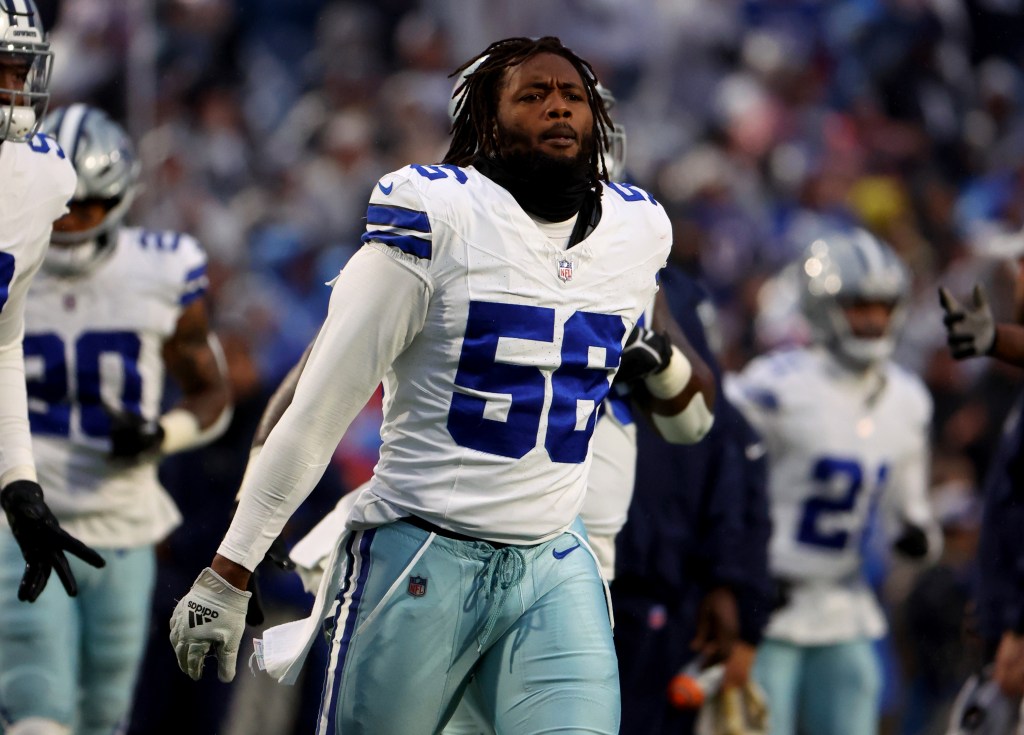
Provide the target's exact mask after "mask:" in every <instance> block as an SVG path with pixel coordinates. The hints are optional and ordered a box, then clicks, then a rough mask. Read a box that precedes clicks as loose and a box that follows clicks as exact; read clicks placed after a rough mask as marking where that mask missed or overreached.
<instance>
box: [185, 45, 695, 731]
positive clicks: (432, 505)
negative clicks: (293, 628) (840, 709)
mask: <svg viewBox="0 0 1024 735" xmlns="http://www.w3.org/2000/svg"><path fill="white" fill-rule="evenodd" d="M485 53H486V54H487V59H486V60H485V61H484V63H483V64H481V65H480V66H479V68H478V69H477V70H476V71H475V72H474V73H473V74H472V75H470V77H469V78H468V80H467V89H466V94H465V97H464V100H463V104H462V105H461V106H460V111H459V114H458V117H457V121H456V124H455V129H454V138H453V142H452V146H451V148H450V149H449V152H448V154H447V156H446V158H445V161H444V162H443V163H442V164H440V165H429V166H424V165H414V166H410V167H408V168H405V169H402V170H399V171H395V172H393V173H391V174H388V175H386V176H384V177H383V178H382V179H381V180H380V181H379V182H378V184H377V186H376V187H375V189H374V191H373V193H372V195H371V200H370V205H369V208H368V211H367V232H366V234H365V235H364V242H365V243H366V244H365V246H364V247H363V248H362V250H360V251H359V253H357V254H356V255H355V256H354V257H353V258H352V260H351V261H349V263H348V265H346V267H345V268H344V270H343V271H342V272H341V274H340V275H339V277H338V278H337V279H336V280H335V282H334V294H333V295H332V300H331V308H330V310H329V313H328V316H327V320H326V321H325V323H324V325H323V327H322V329H321V332H320V334H319V336H318V337H317V339H316V342H315V344H314V346H313V349H312V352H311V354H310V358H309V361H308V363H307V364H306V366H305V369H304V370H303V371H302V375H301V377H300V379H299V382H298V385H297V387H296V391H295V396H294V399H293V401H292V403H291V405H290V406H289V407H288V409H287V410H286V411H285V414H284V416H283V417H282V418H281V421H280V422H279V423H278V424H277V426H276V427H275V428H274V429H273V431H272V432H271V434H270V436H269V438H268V440H267V443H266V446H265V448H264V450H263V451H262V453H260V455H259V456H258V457H257V458H256V460H255V461H254V463H253V465H252V467H251V471H250V472H249V473H247V475H246V480H245V482H244V484H243V488H242V500H241V503H240V505H239V509H238V513H237V514H236V515H235V518H234V521H233V522H232V525H231V528H230V530H229V531H228V534H227V536H226V537H225V540H224V543H223V544H222V545H221V547H220V549H219V552H218V555H217V556H216V557H215V558H214V561H213V563H212V565H211V568H207V569H206V570H204V571H203V572H202V573H201V574H200V576H199V578H198V579H197V581H196V583H195V584H194V585H193V587H192V589H191V590H190V591H189V593H188V594H187V595H186V596H185V597H184V598H183V599H182V600H181V601H180V602H179V605H178V607H177V609H176V610H175V613H174V615H173V616H172V620H171V642H172V645H173V646H174V648H175V650H176V652H177V656H178V661H179V664H180V665H181V667H182V669H183V670H185V671H187V672H188V673H189V674H190V675H191V676H192V677H193V678H197V679H198V678H199V677H200V676H201V675H202V669H203V659H204V657H205V656H206V655H207V653H210V652H211V650H212V652H213V653H215V654H216V657H217V660H218V666H219V675H220V677H221V678H222V679H224V680H230V679H231V678H232V677H233V676H234V670H235V663H236V662H235V659H236V656H237V651H238V641H239V639H240V637H241V634H242V630H243V627H244V615H245V607H246V602H247V598H248V595H247V594H246V593H244V592H242V590H243V589H244V588H245V585H246V583H247V582H248V578H249V575H250V570H251V569H253V568H254V567H255V565H256V563H257V562H259V561H260V559H262V557H263V555H264V552H265V551H266V549H267V548H268V546H269V545H270V543H271V541H272V540H273V539H274V538H275V537H276V536H277V535H278V533H279V532H280V530H281V527H282V525H283V524H284V522H285V520H286V519H287V518H288V516H289V515H290V514H291V512H292V511H293V510H294V508H295V507H296V506H297V505H298V503H299V502H301V500H302V499H303V498H304V497H305V496H306V494H307V493H308V492H309V491H310V489H311V488H312V486H313V484H314V483H315V481H316V480H317V479H318V478H319V476H320V475H321V474H322V472H323V470H324V467H325V466H326V464H327V461H328V460H329V458H330V456H331V454H332V453H333V451H334V448H335V446H336V444H337V442H338V440H339V438H340V437H341V435H342V433H343V432H344V430H345V429H346V428H347V426H348V423H349V422H350V421H351V419H352V417H353V416H354V415H355V413H356V412H357V411H358V410H359V409H360V408H361V407H362V406H363V405H364V404H365V402H366V400H367V399H368V398H369V397H370V395H371V393H372V392H373V390H375V388H376V386H377V385H378V383H379V382H380V381H381V380H383V381H384V387H385V401H384V423H383V427H382V438H383V446H382V448H381V456H380V461H379V463H378V465H377V467H376V469H375V472H374V477H373V479H372V480H371V481H370V483H369V485H368V486H367V487H366V488H364V489H363V490H362V491H361V492H360V493H359V496H358V497H357V498H356V499H355V505H354V508H353V510H352V512H351V514H350V516H349V521H348V526H349V529H350V530H349V532H348V533H347V534H346V536H345V538H344V539H343V540H342V543H341V546H340V547H339V550H338V551H337V552H336V555H337V557H338V561H339V562H340V563H337V564H333V565H332V566H331V569H329V570H328V573H327V574H326V575H325V577H324V582H323V583H322V585H321V593H325V594H322V595H321V597H326V598H327V599H333V598H334V597H335V595H337V599H336V601H335V606H334V614H333V617H332V620H331V621H329V628H330V632H331V633H332V634H333V642H332V651H331V655H330V668H329V672H328V678H327V685H326V687H325V701H324V707H323V711H322V717H321V726H320V730H321V731H327V730H328V729H330V728H333V729H335V730H336V731H337V732H345V733H355V732H372V733H383V732H401V733H409V734H410V735H416V733H433V732H436V731H437V730H438V729H439V728H440V727H441V726H442V725H443V723H444V722H445V721H446V720H447V718H448V717H449V716H450V714H451V712H452V710H453V708H454V706H455V704H456V703H457V701H458V699H459V697H460V696H461V693H462V690H463V689H464V687H465V686H466V683H467V682H468V680H469V677H470V675H471V674H474V675H476V677H477V678H478V680H479V681H481V684H482V685H481V691H482V692H483V694H484V699H485V705H486V707H487V709H488V710H489V712H490V713H491V714H493V716H494V721H495V722H496V724H497V727H498V729H499V730H501V731H503V732H510V733H538V732H545V731H554V730H557V729H561V730H571V729H578V730H587V731H590V732H602V733H614V732H617V731H618V719H619V718H618V682H617V673H616V664H615V658H614V649H613V646H612V641H611V630H610V625H609V611H608V608H607V601H606V593H605V590H604V588H603V585H602V582H601V578H600V575H599V572H598V569H597V565H596V563H595V561H594V559H593V557H592V554H591V553H590V552H589V546H588V544H587V543H586V537H585V533H584V531H583V527H582V525H581V524H580V523H579V521H578V519H577V515H578V513H579V509H580V506H581V504H582V500H583V495H584V492H585V489H586V472H587V469H588V466H589V463H590V438H591V433H592V431H593V427H594V423H595V420H596V410H597V407H598V406H599V405H600V403H601V401H602V400H603V399H604V397H605V395H606V394H607V392H608V389H609V386H610V383H611V379H612V377H613V376H614V374H615V371H616V369H617V368H618V365H619V356H620V353H621V351H622V349H623V345H624V343H625V341H626V338H627V336H628V335H629V334H630V333H631V330H632V328H633V326H634V325H635V323H636V321H637V319H638V318H639V316H640V314H641V312H642V311H643V309H644V307H645V305H646V304H647V303H649V302H650V300H651V298H652V297H653V296H654V293H655V291H656V288H657V287H656V283H655V275H656V273H657V272H658V270H659V269H660V268H661V267H662V266H663V265H664V263H665V260H666V258H667V255H668V251H669V247H670V237H671V234H670V228H669V223H668V219H667V217H666V216H665V214H664V211H663V210H662V209H661V207H660V205H658V204H657V203H656V202H655V201H654V200H653V199H652V198H651V197H650V196H649V195H648V194H647V193H646V192H644V191H643V190H641V189H638V188H636V187H631V186H624V185H615V184H608V183H605V181H604V178H605V176H604V172H603V171H602V170H601V168H603V167H601V165H600V158H601V156H600V152H599V151H600V145H601V144H603V142H604V140H603V138H604V135H605V131H606V130H607V128H608V125H609V120H608V117H607V113H606V112H605V111H604V108H603V105H602V103H601V101H600V98H599V97H598V95H597V94H596V92H595V89H594V84H595V82H594V77H593V73H592V70H591V69H590V67H589V65H587V64H586V62H584V61H582V60H580V59H579V58H578V57H576V56H575V55H574V54H573V53H572V52H571V51H569V50H568V49H566V48H565V47H564V46H562V45H561V43H560V42H559V41H558V40H557V39H554V38H550V37H546V38H542V39H536V40H533V39H521V38H520V39H506V40H504V41H500V42H497V43H495V44H492V46H491V47H489V48H488V49H487V51H486V52H485ZM690 372H692V371H691V370H689V369H687V368H685V367H684V366H682V365H680V366H679V369H678V371H675V372H674V373H673V374H672V375H668V376H665V378H666V384H665V385H663V386H661V389H663V394H664V397H662V398H659V397H657V396H655V398H654V399H653V401H652V404H653V411H654V412H656V413H658V414H660V415H667V416H675V415H678V414H679V413H681V412H683V411H685V410H686V409H687V407H688V406H689V405H690V403H691V399H692V397H693V396H692V394H690V395H686V391H684V388H685V387H686V386H687V384H688V383H689V373H690ZM197 616H198V617H197ZM190 618H191V619H190ZM311 620H312V625H311V626H310V627H307V628H302V629H300V630H298V631H297V635H296V637H295V639H294V641H293V642H294V643H295V649H296V651H297V652H298V653H299V654H300V655H299V656H297V657H294V656H292V655H290V654H291V653H292V651H288V653H289V655H288V656H286V657H284V658H283V659H282V658H281V657H280V656H279V654H278V652H277V651H275V650H268V649H266V648H264V651H263V655H264V662H265V663H266V664H268V670H270V671H271V672H272V673H275V675H276V676H278V678H280V679H281V680H284V681H289V680H290V678H291V677H292V676H293V675H294V671H295V667H296V666H297V665H298V664H299V662H300V661H301V653H302V652H303V650H304V649H305V648H307V647H308V645H310V644H311V642H312V639H313V638H315V637H316V632H317V627H318V624H319V619H318V615H317V613H316V611H314V615H313V616H311ZM200 622H201V624H199V623H200ZM279 663H280V664H282V665H280V666H278V665H277V664H279ZM332 722H333V724H332Z"/></svg>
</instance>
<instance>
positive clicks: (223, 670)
mask: <svg viewBox="0 0 1024 735" xmlns="http://www.w3.org/2000/svg"><path fill="white" fill-rule="evenodd" d="M237 662H238V643H235V644H234V645H230V644H224V645H222V646H219V647H218V648H217V678H218V679H220V680H221V681H222V682H224V683H225V684H226V683H228V682H229V681H231V680H232V679H234V678H235V665H236V664H237Z"/></svg>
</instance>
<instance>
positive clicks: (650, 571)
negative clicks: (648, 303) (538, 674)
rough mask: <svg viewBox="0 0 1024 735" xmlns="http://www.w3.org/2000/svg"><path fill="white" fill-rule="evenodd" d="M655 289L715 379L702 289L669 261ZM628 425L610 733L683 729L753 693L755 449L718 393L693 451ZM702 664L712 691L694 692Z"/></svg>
mask: <svg viewBox="0 0 1024 735" xmlns="http://www.w3.org/2000/svg"><path fill="white" fill-rule="evenodd" d="M659 293H664V295H665V298H666V300H667V301H668V302H669V305H670V307H671V309H672V314H673V316H674V317H675V319H676V321H677V322H678V323H679V325H680V327H681V328H682V329H683V331H684V332H685V334H686V336H687V339H688V340H689V342H690V344H691V345H693V347H694V349H696V350H697V351H698V353H699V354H700V355H701V356H702V357H703V358H704V360H705V362H707V363H708V364H709V365H711V366H712V368H713V369H715V370H716V372H717V364H716V361H715V358H714V355H713V354H712V352H711V348H710V346H709V344H708V340H707V338H706V337H705V328H706V327H705V324H704V323H703V320H702V318H701V316H699V315H701V314H709V313H710V312H709V310H708V309H709V306H710V304H709V300H708V295H707V292H706V291H705V289H704V288H702V287H701V285H700V284H699V282H698V281H696V280H695V279H694V278H692V277H691V276H689V275H688V274H686V273H684V272H682V271H681V270H680V269H679V268H678V267H676V266H674V265H671V264H670V265H669V267H668V268H666V269H665V271H663V272H662V276H661V291H660V292H659ZM710 324H711V323H710V322H709V327H708V328H710ZM638 429H639V431H638V437H637V445H638V454H637V463H636V488H635V491H634V494H633V499H632V504H631V505H630V507H629V519H628V521H627V522H626V525H625V526H624V527H623V529H622V531H621V533H619V534H618V539H617V546H618V555H617V571H616V578H615V582H614V583H613V584H612V601H613V602H614V604H615V622H616V628H615V647H616V652H617V653H618V658H619V678H620V681H621V685H622V719H623V721H622V732H623V733H624V734H626V733H628V734H633V735H655V734H656V733H657V734H660V733H665V734H666V735H668V734H669V733H671V734H672V735H679V734H681V733H692V732H694V728H695V726H696V725H697V721H698V716H699V717H700V719H701V720H703V721H704V722H702V723H701V724H702V725H704V724H706V721H709V720H718V721H719V722H721V717H720V715H721V710H720V707H721V705H722V703H723V702H724V701H725V699H727V698H742V699H749V700H753V699H756V698H757V697H758V696H760V693H759V692H758V691H757V690H756V687H754V686H753V685H752V684H751V682H750V669H751V666H752V664H753V660H754V650H755V647H756V646H757V644H758V643H759V642H760V640H761V634H762V630H763V628H764V625H765V623H766V622H767V619H768V611H769V609H770V605H771V599H770V598H771V583H770V580H769V578H768V568H767V552H768V549H767V546H768V538H769V535H770V521H769V517H768V504H767V498H766V487H765V479H766V467H765V459H764V448H763V446H764V445H763V443H762V442H761V440H760V438H759V437H758V436H757V435H756V433H755V432H754V431H753V430H752V429H751V427H750V425H749V424H748V423H747V422H746V421H745V420H744V419H743V417H742V415H740V414H739V412H738V411H737V410H736V409H735V407H733V406H732V405H730V404H729V402H728V400H727V399H726V397H725V396H723V395H719V396H718V399H717V401H716V404H715V424H714V427H713V428H712V430H711V432H710V433H709V435H708V436H707V438H705V439H704V440H703V441H701V442H700V443H698V444H694V445H692V446H685V447H682V446H673V445H669V444H666V443H665V442H662V441H660V440H659V439H658V438H657V437H656V436H655V435H654V434H653V433H652V432H651V431H650V430H649V428H648V427H647V426H646V425H645V424H644V423H643V422H640V424H639V426H638ZM722 662H724V665H723V666H718V664H720V663H722ZM714 669H718V670H719V671H721V676H718V677H717V678H718V680H719V684H716V685H715V686H712V687H710V690H709V691H701V692H695V691H694V690H693V689H692V684H693V683H694V682H697V681H700V680H704V679H706V677H708V676H714V675H713V670H714ZM683 684H689V685H691V686H690V687H689V689H688V690H687V691H680V685H683ZM719 687H720V688H719ZM715 690H717V694H716V693H715ZM680 694H687V695H688V696H686V697H681V696H679V695H680ZM692 695H696V696H692ZM746 712H749V715H750V716H749V718H747V724H748V725H750V729H749V730H744V731H742V732H750V733H753V732H756V731H757V730H756V729H754V725H756V723H757V722H758V716H757V715H758V712H757V711H755V708H753V707H749V708H742V709H741V712H740V713H746ZM763 719H764V718H763V717H761V718H760V720H761V721H763ZM702 732H703V731H702ZM710 732H714V733H719V732H726V731H725V730H717V729H711V730H710Z"/></svg>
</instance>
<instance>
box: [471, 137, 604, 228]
mask: <svg viewBox="0 0 1024 735" xmlns="http://www.w3.org/2000/svg"><path fill="white" fill-rule="evenodd" d="M500 137H501V142H502V145H501V150H502V153H501V155H500V156H498V157H495V158H483V157H480V156H478V157H477V159H476V160H474V162H473V163H474V166H476V168H477V169H479V170H480V171H481V172H482V173H483V174H484V175H485V176H487V177H488V178H489V179H491V180H492V181H494V182H495V183H497V184H499V185H500V186H502V187H504V188H505V189H507V190H508V191H509V193H511V194H512V196H513V197H515V199H516V201H517V202H519V206H521V207H522V208H523V209H525V210H526V211H527V212H529V213H530V214H533V215H535V216H537V217H540V218H542V219H546V220H548V221H551V222H562V221H564V220H567V219H569V218H570V217H572V216H573V215H575V214H576V213H577V212H579V211H580V208H581V207H582V205H583V200H584V198H585V197H586V195H587V193H588V192H590V191H593V190H594V187H595V185H596V184H597V182H596V181H594V180H593V176H592V171H591V165H590V159H591V154H592V151H593V145H594V142H593V136H591V135H588V134H585V135H583V136H582V137H581V139H580V147H579V150H578V151H577V153H576V155H575V156H553V155H551V154H549V153H547V152H545V151H542V150H538V149H537V148H535V147H533V142H532V141H531V140H530V138H529V137H528V136H526V135H524V134H522V133H520V132H518V131H512V130H508V129H502V130H501V131H500Z"/></svg>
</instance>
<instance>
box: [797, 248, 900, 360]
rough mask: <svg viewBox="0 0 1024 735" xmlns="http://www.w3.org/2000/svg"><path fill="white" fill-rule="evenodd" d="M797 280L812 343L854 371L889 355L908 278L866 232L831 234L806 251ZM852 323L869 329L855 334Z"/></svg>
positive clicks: (888, 251) (892, 255) (889, 252)
mask: <svg viewBox="0 0 1024 735" xmlns="http://www.w3.org/2000/svg"><path fill="white" fill-rule="evenodd" d="M801 279H802V292H801V306H802V309H803V312H804V316H805V317H806V318H807V321H808V323H809V324H810V326H811V332H812V335H813V337H814V340H815V342H817V343H819V344H822V345H824V346H825V347H826V348H827V349H828V350H829V351H831V352H832V353H833V354H834V355H835V356H836V357H837V358H838V359H839V360H840V362H842V363H843V364H845V365H847V366H848V367H850V368H852V369H855V370H867V369H868V368H870V367H872V366H873V365H876V364H878V363H881V362H883V361H885V360H887V359H888V358H889V357H890V356H891V355H892V353H893V351H894V350H895V348H896V340H897V338H898V336H899V332H900V329H901V328H902V325H903V321H904V319H905V317H906V314H905V311H906V307H905V304H906V301H907V297H908V289H909V278H908V276H907V271H906V268H905V267H904V265H903V263H902V262H901V261H900V259H899V257H898V256H897V255H896V254H895V253H894V252H893V251H892V250H891V249H890V248H889V247H888V246H887V245H885V244H884V243H882V242H881V241H879V240H878V239H876V238H875V237H873V236H872V235H870V234H869V233H867V232H866V231H864V230H859V229H858V230H853V231H850V232H836V233H829V234H828V235H826V236H824V237H821V238H819V239H817V240H815V241H814V242H813V243H811V245H810V246H809V247H808V248H807V250H806V251H805V252H804V256H803V261H802V263H801ZM858 311H860V312H863V313H862V314H860V313H857V314H855V313H854V312H858ZM851 318H854V322H855V323H858V324H860V323H867V324H869V325H871V327H872V328H870V329H863V328H857V329H855V327H854V325H852V324H851Z"/></svg>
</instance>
